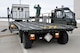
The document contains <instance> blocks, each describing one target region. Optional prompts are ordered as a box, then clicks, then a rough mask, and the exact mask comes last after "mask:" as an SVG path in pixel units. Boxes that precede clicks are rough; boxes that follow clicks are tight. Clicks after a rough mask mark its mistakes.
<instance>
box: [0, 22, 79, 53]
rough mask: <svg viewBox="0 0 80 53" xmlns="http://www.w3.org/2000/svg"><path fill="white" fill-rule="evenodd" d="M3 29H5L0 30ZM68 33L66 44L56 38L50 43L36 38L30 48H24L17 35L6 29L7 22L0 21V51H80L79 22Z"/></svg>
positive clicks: (45, 52)
mask: <svg viewBox="0 0 80 53" xmlns="http://www.w3.org/2000/svg"><path fill="white" fill-rule="evenodd" d="M3 29H7V30H6V31H5V32H1V31H2V30H3ZM68 34H69V42H68V43H67V44H64V45H61V44H58V43H57V41H56V40H52V41H51V42H50V43H47V42H45V41H42V40H37V41H35V42H34V43H33V47H32V48H31V49H24V48H23V44H21V43H20V39H19V36H18V35H17V34H13V33H10V31H9V30H8V22H0V53H80V24H78V28H77V29H74V31H73V32H68Z"/></svg>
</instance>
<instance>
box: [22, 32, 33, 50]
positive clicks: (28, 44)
mask: <svg viewBox="0 0 80 53" xmlns="http://www.w3.org/2000/svg"><path fill="white" fill-rule="evenodd" d="M32 43H33V41H31V40H30V39H29V35H27V34H25V33H23V45H24V48H25V49H29V48H31V47H32Z"/></svg>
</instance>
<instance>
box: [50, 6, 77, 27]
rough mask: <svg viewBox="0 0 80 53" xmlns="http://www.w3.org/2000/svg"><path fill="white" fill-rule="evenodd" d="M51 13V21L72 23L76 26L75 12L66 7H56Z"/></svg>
mask: <svg viewBox="0 0 80 53" xmlns="http://www.w3.org/2000/svg"><path fill="white" fill-rule="evenodd" d="M51 15H52V16H51V18H52V20H51V22H52V23H59V24H66V25H72V26H75V27H76V20H75V13H73V12H72V11H71V10H70V9H69V8H68V7H64V8H56V9H55V10H54V12H52V13H51Z"/></svg>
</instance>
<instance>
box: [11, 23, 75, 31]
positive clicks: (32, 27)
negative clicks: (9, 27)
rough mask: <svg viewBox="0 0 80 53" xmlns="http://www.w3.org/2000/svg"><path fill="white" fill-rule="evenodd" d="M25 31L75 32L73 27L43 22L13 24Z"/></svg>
mask: <svg viewBox="0 0 80 53" xmlns="http://www.w3.org/2000/svg"><path fill="white" fill-rule="evenodd" d="M12 23H13V24H14V25H16V26H17V27H18V29H19V30H23V31H42V30H73V29H74V27H73V26H71V25H64V24H56V23H41V22H12Z"/></svg>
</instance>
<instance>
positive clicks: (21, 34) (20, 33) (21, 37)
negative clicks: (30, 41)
mask: <svg viewBox="0 0 80 53" xmlns="http://www.w3.org/2000/svg"><path fill="white" fill-rule="evenodd" d="M19 36H20V41H21V43H23V31H21V30H20V31H19Z"/></svg>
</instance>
